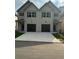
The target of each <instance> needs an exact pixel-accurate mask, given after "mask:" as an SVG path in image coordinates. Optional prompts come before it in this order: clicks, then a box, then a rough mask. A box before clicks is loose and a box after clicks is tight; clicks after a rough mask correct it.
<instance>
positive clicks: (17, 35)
mask: <svg viewBox="0 0 79 59" xmlns="http://www.w3.org/2000/svg"><path fill="white" fill-rule="evenodd" d="M22 34H23V33H21V32H18V31H15V38H17V37H19V36H20V35H22Z"/></svg>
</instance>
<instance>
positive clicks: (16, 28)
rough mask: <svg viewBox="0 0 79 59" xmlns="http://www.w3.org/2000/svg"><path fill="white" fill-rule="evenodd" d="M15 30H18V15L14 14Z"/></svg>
mask: <svg viewBox="0 0 79 59" xmlns="http://www.w3.org/2000/svg"><path fill="white" fill-rule="evenodd" d="M15 30H16V31H18V16H17V14H15Z"/></svg>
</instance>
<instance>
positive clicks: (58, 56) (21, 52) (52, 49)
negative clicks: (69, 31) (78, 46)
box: [15, 41, 64, 59]
mask: <svg viewBox="0 0 79 59" xmlns="http://www.w3.org/2000/svg"><path fill="white" fill-rule="evenodd" d="M15 59H64V44H62V43H45V42H42V43H41V42H17V41H16V42H15Z"/></svg>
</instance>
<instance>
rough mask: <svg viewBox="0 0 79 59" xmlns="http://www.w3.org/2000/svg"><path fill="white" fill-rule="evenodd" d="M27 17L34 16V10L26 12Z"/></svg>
mask: <svg viewBox="0 0 79 59" xmlns="http://www.w3.org/2000/svg"><path fill="white" fill-rule="evenodd" d="M27 17H36V12H27Z"/></svg>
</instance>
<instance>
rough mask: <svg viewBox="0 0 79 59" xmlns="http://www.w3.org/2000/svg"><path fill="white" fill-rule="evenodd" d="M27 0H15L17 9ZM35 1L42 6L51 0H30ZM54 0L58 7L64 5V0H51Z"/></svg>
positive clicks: (38, 5)
mask: <svg viewBox="0 0 79 59" xmlns="http://www.w3.org/2000/svg"><path fill="white" fill-rule="evenodd" d="M26 1H27V0H15V10H17V9H18V8H20V7H21V6H22V5H23V4H24V3H25V2H26ZM30 1H31V2H33V3H34V4H35V5H36V6H37V7H38V8H40V7H41V6H42V5H43V4H44V3H46V2H48V1H49V0H30ZM50 1H52V2H53V3H54V4H55V5H56V6H57V7H59V6H63V5H64V0H50Z"/></svg>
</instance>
